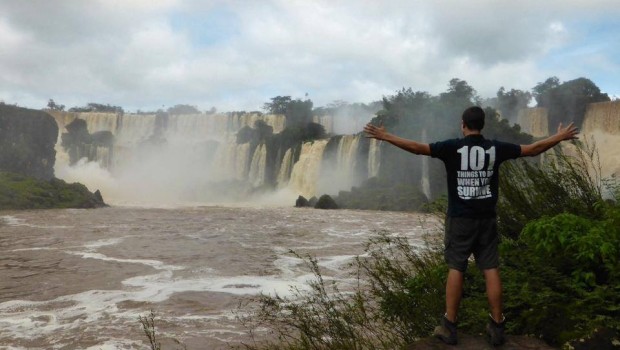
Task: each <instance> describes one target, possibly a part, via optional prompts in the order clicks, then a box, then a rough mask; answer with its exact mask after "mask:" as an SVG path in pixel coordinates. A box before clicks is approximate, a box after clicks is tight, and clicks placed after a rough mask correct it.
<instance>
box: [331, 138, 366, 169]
mask: <svg viewBox="0 0 620 350" xmlns="http://www.w3.org/2000/svg"><path fill="white" fill-rule="evenodd" d="M359 142H360V136H355V135H344V136H343V137H342V138H341V139H340V142H339V144H338V153H337V170H338V172H339V173H341V174H342V175H344V176H345V177H349V178H350V177H351V176H353V173H354V172H355V165H356V162H357V147H358V145H359Z"/></svg>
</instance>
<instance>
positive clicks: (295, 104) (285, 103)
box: [263, 96, 313, 126]
mask: <svg viewBox="0 0 620 350" xmlns="http://www.w3.org/2000/svg"><path fill="white" fill-rule="evenodd" d="M312 105H313V104H312V101H311V100H309V99H308V100H301V99H296V100H293V99H291V97H290V96H276V97H273V98H272V99H271V102H267V103H265V104H264V106H263V109H264V110H265V111H267V113H271V114H284V115H285V116H286V122H287V125H288V126H305V125H306V124H308V123H310V122H311V121H312Z"/></svg>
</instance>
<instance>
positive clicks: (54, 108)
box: [47, 98, 65, 111]
mask: <svg viewBox="0 0 620 350" xmlns="http://www.w3.org/2000/svg"><path fill="white" fill-rule="evenodd" d="M47 108H48V109H50V110H52V111H64V110H65V105H59V104H57V103H56V102H54V100H53V99H51V98H50V99H49V101H47Z"/></svg>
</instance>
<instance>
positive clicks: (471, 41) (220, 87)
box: [0, 0, 620, 111]
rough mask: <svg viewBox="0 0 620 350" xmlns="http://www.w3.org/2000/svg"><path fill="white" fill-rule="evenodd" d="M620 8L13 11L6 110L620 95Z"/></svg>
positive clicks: (570, 0) (0, 9)
mask: <svg viewBox="0 0 620 350" xmlns="http://www.w3.org/2000/svg"><path fill="white" fill-rule="evenodd" d="M618 42H620V6H618V1H617V0H557V1H549V0H547V1H539V0H536V1H529V0H519V1H508V0H506V1H498V0H488V1H483V0H468V1H462V0H458V1H457V0H454V1H448V0H444V1H441V0H427V1H411V0H403V1H400V0H398V1H379V0H377V1H364V0H351V1H337V0H328V1H311V0H306V1H293V0H260V1H259V0H256V1H249V0H248V1H241V0H239V1H199V0H89V1H86V0H56V1H51V0H0V100H3V101H4V102H6V103H11V104H13V103H17V104H18V105H21V106H26V107H31V108H37V109H38V108H43V107H45V105H46V104H47V101H48V99H50V98H53V99H54V100H55V101H56V102H57V103H59V104H64V105H66V106H67V108H69V107H73V106H84V105H86V103H88V102H97V103H109V104H112V105H118V106H122V107H124V108H125V110H126V111H135V110H136V109H142V110H154V109H157V108H161V107H162V106H164V107H165V108H167V107H170V106H172V105H175V104H190V105H195V106H197V107H198V108H199V109H201V110H206V109H209V108H211V107H216V108H217V109H218V110H219V111H231V110H259V109H260V108H261V107H262V105H263V103H264V102H267V101H268V100H269V99H270V98H271V97H274V96H277V95H290V96H292V97H294V98H305V94H306V93H307V94H308V98H310V99H312V100H313V101H314V104H315V106H324V105H326V104H328V103H330V102H332V101H334V100H345V101H348V102H364V103H368V102H371V101H376V100H379V99H381V97H382V96H384V95H391V94H393V93H394V92H395V91H396V90H398V89H400V88H402V87H411V88H413V89H414V90H422V91H428V92H430V93H432V94H437V93H440V92H443V91H445V90H446V88H447V84H448V81H449V80H450V79H451V78H455V77H456V78H460V79H463V80H466V81H467V82H469V83H470V85H472V86H473V87H474V88H475V89H476V90H477V91H478V93H479V94H480V95H481V96H482V97H492V96H494V95H495V93H496V92H497V90H498V88H499V87H500V86H504V87H506V88H507V89H511V88H516V89H522V90H530V89H531V88H532V87H533V86H534V85H536V83H538V82H541V81H544V80H545V79H546V78H548V77H550V76H557V77H559V78H560V80H561V81H565V80H571V79H575V78H578V77H587V78H590V79H591V80H592V81H594V83H595V84H597V85H598V86H599V87H600V88H601V90H602V91H604V92H607V93H609V94H610V95H620V45H619V44H618Z"/></svg>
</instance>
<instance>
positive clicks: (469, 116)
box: [463, 106, 484, 130]
mask: <svg viewBox="0 0 620 350" xmlns="http://www.w3.org/2000/svg"><path fill="white" fill-rule="evenodd" d="M463 123H464V124H465V126H466V127H467V128H468V129H469V130H482V128H484V110H483V109H482V108H480V107H478V106H474V107H469V108H467V109H466V110H465V111H464V112H463Z"/></svg>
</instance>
